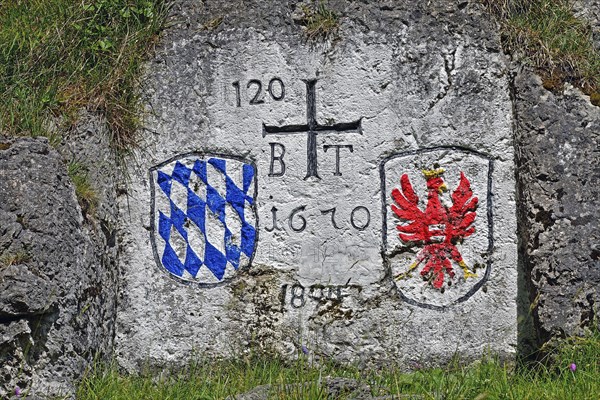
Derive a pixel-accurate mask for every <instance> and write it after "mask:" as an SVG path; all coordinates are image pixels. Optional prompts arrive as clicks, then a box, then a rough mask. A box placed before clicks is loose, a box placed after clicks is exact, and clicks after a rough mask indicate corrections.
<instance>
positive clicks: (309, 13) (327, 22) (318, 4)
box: [300, 0, 339, 41]
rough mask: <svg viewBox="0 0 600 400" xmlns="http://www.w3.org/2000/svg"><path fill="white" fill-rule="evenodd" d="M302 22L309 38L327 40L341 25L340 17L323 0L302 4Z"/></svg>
mask: <svg viewBox="0 0 600 400" xmlns="http://www.w3.org/2000/svg"><path fill="white" fill-rule="evenodd" d="M300 11H301V13H302V15H301V19H300V24H301V25H304V33H305V35H306V38H307V39H308V40H315V41H316V40H325V39H328V38H330V37H331V36H333V35H334V34H335V33H336V32H337V30H338V27H339V18H338V16H337V15H336V13H335V12H333V11H332V10H331V9H329V8H328V7H327V5H326V4H325V2H324V1H323V0H313V1H312V3H309V4H302V5H300Z"/></svg>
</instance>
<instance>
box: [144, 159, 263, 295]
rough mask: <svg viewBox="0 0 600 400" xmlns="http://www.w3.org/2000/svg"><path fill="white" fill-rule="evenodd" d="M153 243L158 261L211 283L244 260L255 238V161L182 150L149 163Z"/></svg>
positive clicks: (248, 259) (195, 279)
mask: <svg viewBox="0 0 600 400" xmlns="http://www.w3.org/2000/svg"><path fill="white" fill-rule="evenodd" d="M150 181H151V183H152V210H151V214H152V221H153V229H152V231H151V233H152V244H153V248H154V256H155V258H156V262H157V263H158V265H159V266H161V267H162V268H164V269H166V270H167V271H168V272H169V273H171V274H173V275H175V276H176V277H178V278H181V279H183V280H186V281H191V282H197V283H206V284H214V283H219V282H222V281H224V280H226V279H228V278H231V277H232V276H233V275H235V273H236V272H237V271H238V270H239V269H240V268H244V267H246V266H248V265H249V264H250V262H251V260H252V257H253V255H254V251H255V248H256V243H257V213H256V167H255V166H254V165H253V164H252V163H251V162H248V161H245V160H243V159H240V158H234V157H229V156H205V155H199V154H184V155H181V156H178V157H176V158H174V159H171V160H168V161H165V162H164V163H161V164H159V165H157V166H155V167H153V168H151V169H150Z"/></svg>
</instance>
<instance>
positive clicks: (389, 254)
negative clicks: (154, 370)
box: [117, 28, 517, 369]
mask: <svg viewBox="0 0 600 400" xmlns="http://www.w3.org/2000/svg"><path fill="white" fill-rule="evenodd" d="M407 29H408V28H407ZM408 34H409V33H408V32H406V31H405V32H398V36H399V37H400V42H402V38H403V37H405V36H407V35H408ZM202 38H203V36H202V35H201V34H198V35H196V36H193V37H190V38H189V39H179V41H177V42H175V43H172V44H169V45H166V46H165V48H164V50H162V52H160V53H159V54H158V55H157V59H158V60H160V61H161V62H160V63H151V65H150V70H149V73H148V78H147V83H146V90H147V95H148V100H147V102H148V106H149V109H151V110H152V114H151V117H150V118H149V120H148V121H147V124H146V130H145V135H146V139H147V140H146V147H145V149H144V151H143V153H140V154H139V157H137V163H136V164H133V163H132V164H131V168H130V171H129V174H130V176H131V177H132V180H131V183H130V185H129V189H128V190H129V192H128V197H127V198H126V197H125V196H123V198H122V204H121V206H122V207H121V209H122V210H123V215H122V220H121V227H120V228H121V232H122V234H123V235H122V237H123V240H122V248H123V254H122V256H121V275H122V279H123V285H122V289H121V297H122V301H121V302H120V310H119V323H118V333H117V353H118V358H119V362H120V363H121V365H122V366H124V367H126V368H129V369H134V368H136V366H137V365H142V364H143V363H144V362H147V361H149V362H153V363H158V364H161V363H165V362H178V363H184V362H186V360H187V359H189V357H191V356H192V355H194V354H200V355H208V356H235V355H238V354H240V353H243V352H244V351H247V348H248V346H249V345H255V346H258V347H263V348H266V349H268V350H269V351H275V352H278V353H280V354H282V355H284V356H288V357H293V356H294V355H295V354H296V353H297V351H298V349H299V348H300V346H301V345H302V344H305V345H306V346H308V347H309V349H312V350H313V351H318V352H320V353H321V354H326V355H328V356H330V357H332V358H335V359H338V360H340V361H357V360H359V361H368V362H404V361H409V360H418V361H420V362H423V363H427V362H430V363H439V362H444V361H447V360H449V359H450V358H451V357H452V356H453V354H455V353H459V354H462V355H464V356H465V357H467V358H473V357H477V356H478V355H479V354H481V353H482V352H483V350H485V349H491V350H492V351H497V352H500V353H501V354H503V355H510V354H512V353H513V352H514V349H513V347H512V346H513V345H514V344H515V343H516V301H515V297H516V289H517V286H516V275H517V272H516V271H517V269H516V268H517V266H516V233H515V229H516V228H515V227H516V223H515V204H514V196H515V193H514V190H515V183H514V173H513V153H512V147H511V146H512V145H511V107H510V100H509V97H508V89H507V82H506V77H505V70H504V66H503V63H502V59H501V55H500V54H498V53H488V52H486V50H485V49H484V48H483V47H478V46H475V45H469V46H467V45H466V43H467V42H468V38H466V37H458V38H455V39H454V40H453V41H452V42H451V43H450V44H447V45H443V46H442V45H440V46H439V47H438V48H437V52H436V53H427V54H424V53H421V56H420V57H421V59H418V58H417V59H416V60H415V58H414V57H413V56H411V55H410V54H409V52H410V51H412V50H409V49H407V48H403V47H397V44H393V43H390V42H388V41H387V39H386V38H385V37H384V36H377V35H376V34H373V35H372V36H370V37H366V36H360V35H358V36H355V37H353V40H352V42H349V41H348V42H344V43H343V44H338V46H339V47H338V49H337V50H336V51H334V52H331V53H322V52H319V51H315V50H314V49H311V48H310V47H308V46H297V45H292V44H290V43H289V42H286V41H284V40H282V41H278V42H276V41H266V40H264V37H263V36H262V34H261V33H260V32H251V33H250V34H248V38H247V40H245V41H244V43H241V42H240V41H239V39H236V38H237V36H236V33H235V32H233V33H231V35H230V36H227V37H217V38H216V39H218V40H219V43H220V44H219V46H218V47H216V48H212V47H211V48H210V49H208V50H207V48H206V46H207V45H206V44H205V43H204V42H203V39H202ZM396 43H398V42H396ZM449 58H452V70H450V71H449V72H448V70H447V69H446V68H444V65H448V59H449ZM482 60H483V61H485V67H478V66H477V65H478V63H480V62H481V61H482ZM415 65H417V66H420V68H421V69H422V75H423V78H419V79H420V80H422V81H423V82H426V83H427V84H428V85H429V86H430V87H434V88H435V87H438V88H439V91H438V92H436V93H435V94H434V95H430V94H429V93H428V92H422V91H420V90H419V88H418V84H416V83H415V79H416V78H415V76H414V75H413V74H412V73H411V71H412V70H413V67H414V66H415ZM472 74H474V75H475V76H476V78H472V77H471V75H472ZM467 78H469V79H471V78H472V79H478V81H477V82H478V84H480V85H481V89H479V90H474V91H471V92H468V93H461V87H460V86H458V85H459V84H460V81H461V80H462V79H467ZM436 90H438V89H436ZM492 167H493V168H492ZM435 168H443V169H444V172H443V180H444V182H445V183H446V186H447V190H446V191H443V190H441V191H439V192H436V193H438V194H439V199H440V207H441V209H440V210H441V211H439V210H438V211H439V213H441V214H440V215H443V216H444V217H440V218H442V219H439V218H438V220H435V221H434V219H431V218H429V217H431V215H432V214H431V213H430V212H429V213H428V211H427V210H428V204H429V203H431V204H433V202H434V201H433V200H431V199H429V197H428V194H429V192H431V190H430V189H429V188H428V187H427V179H426V177H425V175H424V174H423V172H422V170H427V169H435ZM177 171H179V172H177ZM244 171H246V173H247V175H246V176H245V175H244ZM461 172H462V173H463V174H464V176H465V177H466V179H467V180H468V182H469V187H470V189H471V190H472V195H469V196H467V195H464V196H463V197H465V198H462V200H461V199H460V196H458V195H457V196H458V198H457V199H458V200H457V199H454V198H453V197H452V195H453V193H457V190H458V189H457V188H458V186H459V182H460V179H461V178H460V176H461ZM178 174H183V178H181V175H178ZM404 174H406V175H407V176H408V177H409V179H410V182H411V185H412V186H411V187H412V188H413V190H414V193H415V195H416V196H418V198H419V200H418V202H416V203H415V206H416V207H418V209H419V210H420V213H421V214H422V215H424V216H429V217H428V218H429V220H428V222H427V223H425V222H423V224H425V225H426V226H427V228H426V229H427V232H430V233H431V232H433V234H431V235H429V236H427V238H426V239H425V240H420V241H418V240H415V241H414V243H413V242H411V243H409V241H403V240H401V239H400V237H399V236H398V229H397V228H396V226H398V225H407V224H409V223H410V222H411V221H410V220H402V219H401V218H399V217H398V216H397V215H396V214H395V213H394V212H393V209H392V204H395V205H396V206H398V204H397V203H395V202H394V200H393V197H392V191H393V189H394V188H397V189H400V188H401V184H400V179H401V177H402V176H403V175H404ZM250 175H251V176H250ZM161 183H162V184H163V186H161ZM165 185H170V186H169V188H168V189H165V187H166V186H165ZM229 185H234V186H235V188H234V187H233V186H229ZM211 193H212V194H211ZM234 193H237V195H239V196H241V197H235V196H234ZM240 193H241V194H240ZM463 194H464V193H463ZM434 197H435V196H434ZM474 197H476V198H477V199H478V200H477V201H478V204H477V207H476V208H473V209H472V210H462V211H460V210H459V211H456V212H457V213H458V215H460V216H461V218H464V217H465V216H466V214H467V213H469V212H473V213H475V214H476V217H475V218H474V220H473V221H472V222H471V223H467V224H466V225H464V226H462V229H463V230H468V229H469V228H471V227H473V228H474V232H471V233H469V234H468V235H467V234H464V233H463V234H456V235H455V236H454V237H453V238H452V242H451V243H450V239H448V241H447V242H448V243H446V245H444V243H445V239H446V238H447V237H448V238H449V236H448V235H449V234H448V233H447V232H449V231H448V230H447V226H450V225H451V224H455V225H456V227H457V229H458V225H460V224H461V223H463V222H464V219H460V218H459V219H456V218H454V217H453V218H454V219H452V220H449V219H448V218H450V217H449V215H450V210H451V209H452V207H453V204H455V203H457V202H459V201H465V202H466V201H468V200H470V199H472V198H474ZM457 207H458V206H457ZM458 208H460V207H458ZM458 208H457V210H458ZM413 211H414V210H413ZM413 214H414V212H413ZM417 214H418V213H417ZM421 214H419V215H421ZM415 215H416V214H415ZM420 218H422V219H423V218H425V217H423V216H422V217H420ZM444 218H446V219H444ZM423 221H425V219H423ZM244 226H245V227H246V230H245V231H244V229H243V227H244ZM248 227H250V228H252V230H255V236H253V237H252V238H250V236H248V235H249V233H248V232H249V231H250V228H248ZM422 229H423V228H422V227H421V231H422ZM448 229H449V228H448ZM244 232H245V233H244ZM436 232H437V233H436ZM440 232H441V233H440ZM250 242H252V243H250ZM428 245H429V247H428ZM431 245H438V247H435V246H434V247H431ZM440 246H442V247H443V246H446V247H443V249H442V250H439V251H438V250H436V251H438V253H435V252H434V251H433V250H432V249H434V248H435V249H440V248H442V247H440ZM207 249H208V250H207ZM452 249H456V250H457V251H458V252H459V254H460V256H455V254H454V253H452V251H451V250H452ZM190 252H193V255H190V254H191V253H190ZM434 253H435V254H437V256H436V257H438V259H437V261H435V260H434V261H435V262H433V261H432V262H431V263H430V264H431V265H430V268H429V270H430V272H429V273H422V270H423V268H425V266H426V265H427V263H428V262H429V261H430V259H431V257H433V254H434ZM215 254H216V255H215ZM219 254H220V255H219ZM440 254H441V255H440ZM419 255H421V256H422V262H421V263H420V264H419V265H418V266H417V267H415V268H414V269H412V270H410V271H409V268H410V265H411V264H412V263H413V262H414V261H415V260H416V259H417V258H418V257H419ZM453 257H454V258H453ZM444 260H446V261H444ZM459 260H462V262H464V265H465V268H466V271H468V274H470V273H473V275H476V276H472V277H467V278H465V272H464V271H463V268H462V267H461V265H459ZM442 266H443V270H440V268H441V267H442ZM436 268H437V269H436ZM435 271H437V272H435ZM408 272H410V273H408ZM434 272H435V273H434ZM440 274H441V275H442V276H443V279H444V280H443V284H442V285H440V287H436V285H437V284H436V283H435V277H436V276H438V275H440ZM468 274H467V275H468ZM452 275H453V276H452ZM257 341H258V342H259V343H258V344H257Z"/></svg>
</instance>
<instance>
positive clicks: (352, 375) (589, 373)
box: [77, 332, 600, 400]
mask: <svg viewBox="0 0 600 400" xmlns="http://www.w3.org/2000/svg"><path fill="white" fill-rule="evenodd" d="M548 350H549V352H548V356H547V358H546V360H544V362H543V363H542V362H540V363H537V364H534V365H523V366H519V367H517V368H515V367H514V366H510V365H506V364H503V363H502V362H500V361H498V360H497V359H495V358H494V357H486V358H484V359H482V360H481V361H480V362H476V363H473V364H472V365H470V366H464V365H461V364H460V363H458V362H455V363H452V364H451V365H450V366H449V367H447V368H445V369H421V370H417V371H416V372H413V373H408V374H407V373H401V372H398V371H395V370H391V369H388V370H382V371H373V370H369V369H365V368H358V367H340V366H339V365H336V364H333V363H327V362H321V363H319V364H316V363H312V362H311V361H308V358H307V356H305V355H304V354H299V360H298V361H297V362H295V363H291V364H289V363H288V364H286V363H285V362H283V361H279V360H265V359H259V358H252V357H250V358H249V359H248V360H245V361H229V362H225V361H221V362H214V363H209V362H199V363H195V364H192V366H190V367H189V368H188V369H187V370H186V371H184V372H180V373H173V374H166V373H165V374H163V375H162V376H161V377H159V378H152V377H150V375H146V376H144V375H142V376H137V377H133V376H122V375H119V373H118V372H117V370H116V368H107V369H103V368H100V367H97V368H96V369H94V370H92V371H90V373H89V374H87V376H86V377H85V378H84V379H83V381H82V383H81V385H80V387H79V390H78V393H77V398H78V399H81V400H100V399H103V400H109V399H147V400H150V399H167V398H168V399H173V400H175V399H181V400H183V399H186V400H188V399H224V398H227V397H228V396H233V395H237V394H240V393H244V392H248V391H250V390H252V389H254V388H257V387H259V386H261V385H270V387H269V388H268V395H269V398H270V399H311V400H317V399H326V398H336V399H350V398H363V399H368V398H369V397H368V396H369V394H370V395H371V396H393V397H389V398H414V399H479V400H483V399H515V400H516V399H519V400H521V399H531V400H540V399H597V398H598V393H600V334H599V333H597V332H596V333H592V334H590V335H589V336H588V337H584V338H573V339H569V340H567V341H563V342H561V343H557V345H556V346H555V347H553V348H552V349H548ZM308 352H309V354H310V349H308ZM412 367H413V368H418V363H413V365H412ZM328 377H343V378H346V379H347V380H348V379H350V380H353V381H356V382H357V384H358V385H355V387H354V388H350V389H349V390H346V391H344V390H341V391H339V390H338V392H336V394H335V395H332V392H331V387H329V389H327V385H326V384H325V382H327V381H328ZM357 386H358V389H357V388H356V387H357ZM338 388H339V387H338ZM346 388H347V389H348V388H349V386H346ZM365 388H366V390H367V391H368V392H370V393H366V394H365V393H364V390H365ZM361 390H362V391H363V393H362V397H356V396H357V395H358V394H359V392H360V391H361ZM328 396H329V397H328ZM240 398H241V397H240ZM247 398H251V397H247ZM252 398H263V397H260V396H258V397H252Z"/></svg>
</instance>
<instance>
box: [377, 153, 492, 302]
mask: <svg viewBox="0 0 600 400" xmlns="http://www.w3.org/2000/svg"><path fill="white" fill-rule="evenodd" d="M440 150H442V151H443V150H451V151H455V152H461V153H466V154H470V155H473V156H476V157H479V158H481V159H483V160H485V161H487V163H488V174H487V198H486V199H485V205H486V211H487V219H488V235H487V236H488V247H487V252H486V254H487V260H486V269H485V273H484V276H483V277H482V278H481V279H480V280H479V281H478V282H477V283H476V284H475V285H474V286H473V287H471V289H470V290H468V291H467V292H466V293H465V294H463V295H462V296H460V297H459V298H458V299H456V300H454V301H452V302H451V303H449V304H446V305H436V304H429V303H424V302H421V301H417V300H415V299H412V298H410V297H408V296H407V295H406V294H405V293H403V291H402V290H401V289H400V288H399V287H398V286H397V285H396V284H395V283H394V282H393V279H394V278H393V275H394V274H393V271H392V266H391V261H390V259H389V257H388V237H387V232H388V224H387V218H388V213H390V212H391V210H389V205H390V203H389V193H388V192H387V191H388V190H389V189H391V188H386V173H385V166H386V164H387V163H388V162H389V161H391V160H394V159H396V158H401V157H406V156H411V155H419V154H426V153H432V152H436V151H440ZM493 172H494V160H493V159H492V158H491V157H490V156H488V155H486V154H484V153H481V152H478V151H476V150H471V149H468V148H464V147H459V146H436V147H428V148H422V149H417V150H410V151H404V152H400V153H396V154H392V155H390V156H388V157H386V158H384V159H383V160H382V161H381V163H380V164H379V176H380V182H381V204H382V207H381V208H382V231H381V234H382V248H381V256H382V259H383V264H384V268H385V271H386V277H388V278H389V279H390V280H391V281H392V282H391V283H392V285H393V286H394V288H395V289H396V291H397V292H398V294H399V295H400V298H401V299H402V300H403V301H405V302H406V303H409V304H412V305H415V306H418V307H422V308H427V309H431V310H437V311H443V310H445V309H447V308H449V307H451V306H454V305H456V304H459V303H462V302H464V301H466V300H468V299H469V298H470V297H471V296H472V295H473V294H475V293H476V292H477V291H478V290H479V289H481V287H482V286H483V285H484V284H485V283H486V282H487V281H488V279H489V276H490V273H491V270H492V259H491V255H492V252H493V248H494V220H493V199H492V174H493Z"/></svg>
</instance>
